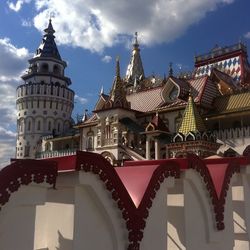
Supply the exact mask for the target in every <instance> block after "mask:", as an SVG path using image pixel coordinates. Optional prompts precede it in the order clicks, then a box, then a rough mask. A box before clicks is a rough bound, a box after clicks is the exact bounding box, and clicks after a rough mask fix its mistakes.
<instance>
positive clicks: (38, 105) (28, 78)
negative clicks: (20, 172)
mask: <svg viewBox="0 0 250 250" xmlns="http://www.w3.org/2000/svg"><path fill="white" fill-rule="evenodd" d="M44 32H45V34H44V36H43V39H42V42H41V45H40V46H39V48H38V49H37V51H36V53H35V56H34V57H33V58H32V59H30V60H29V64H30V65H29V68H28V71H27V72H26V73H25V74H24V75H23V76H22V79H23V80H24V84H22V85H20V86H18V87H17V100H16V105H17V111H18V112H17V116H18V117H17V143H16V158H35V155H36V153H37V152H39V151H40V149H41V138H42V136H44V135H50V134H53V135H60V134H63V133H64V132H65V131H67V130H68V129H69V127H70V125H71V112H72V109H73V107H74V91H72V90H71V89H69V87H68V86H69V85H70V84H71V80H70V78H68V77H66V76H64V69H65V68H66V67H67V64H66V62H65V61H63V60H62V59H61V56H60V54H59V51H58V49H57V46H56V43H55V40H54V38H55V36H54V33H55V31H54V29H53V26H52V24H51V20H49V25H48V28H47V29H45V30H44Z"/></svg>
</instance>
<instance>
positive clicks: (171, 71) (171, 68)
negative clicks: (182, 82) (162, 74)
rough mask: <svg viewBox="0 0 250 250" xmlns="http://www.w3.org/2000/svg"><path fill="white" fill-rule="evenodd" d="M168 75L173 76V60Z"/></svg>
mask: <svg viewBox="0 0 250 250" xmlns="http://www.w3.org/2000/svg"><path fill="white" fill-rule="evenodd" d="M168 75H169V76H173V63H172V62H170V63H169V71H168Z"/></svg>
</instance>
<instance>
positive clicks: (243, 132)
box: [213, 126, 250, 140]
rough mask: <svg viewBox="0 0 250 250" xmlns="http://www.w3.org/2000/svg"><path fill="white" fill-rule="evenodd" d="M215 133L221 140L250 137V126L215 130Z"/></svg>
mask: <svg viewBox="0 0 250 250" xmlns="http://www.w3.org/2000/svg"><path fill="white" fill-rule="evenodd" d="M213 133H214V135H215V136H216V138H217V139H220V140H228V139H237V138H243V137H244V138H245V137H250V127H249V126H248V127H242V128H230V129H223V130H217V131H214V132H213Z"/></svg>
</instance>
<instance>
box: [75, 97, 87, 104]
mask: <svg viewBox="0 0 250 250" xmlns="http://www.w3.org/2000/svg"><path fill="white" fill-rule="evenodd" d="M75 101H76V102H79V103H80V104H82V105H83V104H86V103H87V102H88V100H87V99H86V98H84V97H81V96H78V95H75Z"/></svg>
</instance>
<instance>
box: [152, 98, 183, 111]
mask: <svg viewBox="0 0 250 250" xmlns="http://www.w3.org/2000/svg"><path fill="white" fill-rule="evenodd" d="M186 104H187V102H186V101H183V100H180V99H177V100H176V101H175V102H171V103H164V104H163V105H162V106H161V107H159V108H157V110H163V109H168V108H175V107H182V106H186Z"/></svg>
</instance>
